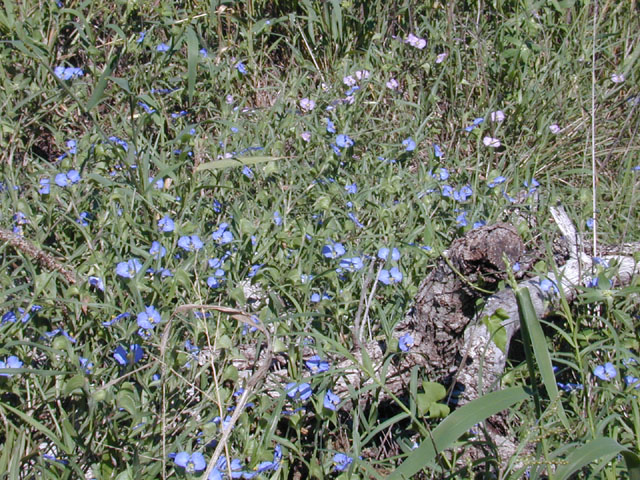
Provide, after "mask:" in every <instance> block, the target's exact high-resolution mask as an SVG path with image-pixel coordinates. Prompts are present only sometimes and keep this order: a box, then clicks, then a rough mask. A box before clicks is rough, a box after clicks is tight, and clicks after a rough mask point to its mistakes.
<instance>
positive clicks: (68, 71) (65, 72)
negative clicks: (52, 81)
mask: <svg viewBox="0 0 640 480" xmlns="http://www.w3.org/2000/svg"><path fill="white" fill-rule="evenodd" d="M53 73H54V74H55V76H56V77H58V78H59V79H60V80H71V79H73V78H77V77H82V76H83V75H84V72H83V71H82V69H81V68H77V67H63V66H59V67H56V68H55V69H54V70H53Z"/></svg>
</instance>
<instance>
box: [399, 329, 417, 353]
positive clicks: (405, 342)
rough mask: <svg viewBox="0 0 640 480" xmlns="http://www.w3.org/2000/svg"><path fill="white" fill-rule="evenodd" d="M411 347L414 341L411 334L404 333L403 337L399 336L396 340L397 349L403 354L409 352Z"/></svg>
mask: <svg viewBox="0 0 640 480" xmlns="http://www.w3.org/2000/svg"><path fill="white" fill-rule="evenodd" d="M413 345H414V340H413V337H412V336H411V334H409V333H405V334H404V335H403V336H401V337H400V338H399V339H398V347H399V348H400V350H402V351H403V352H408V351H409V350H411V347H413Z"/></svg>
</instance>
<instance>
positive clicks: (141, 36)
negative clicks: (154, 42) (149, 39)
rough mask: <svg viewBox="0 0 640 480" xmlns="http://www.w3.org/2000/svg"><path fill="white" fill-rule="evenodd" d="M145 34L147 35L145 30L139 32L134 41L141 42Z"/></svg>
mask: <svg viewBox="0 0 640 480" xmlns="http://www.w3.org/2000/svg"><path fill="white" fill-rule="evenodd" d="M146 35H147V32H140V33H139V34H138V39H137V40H136V43H142V41H143V40H144V37H145V36H146Z"/></svg>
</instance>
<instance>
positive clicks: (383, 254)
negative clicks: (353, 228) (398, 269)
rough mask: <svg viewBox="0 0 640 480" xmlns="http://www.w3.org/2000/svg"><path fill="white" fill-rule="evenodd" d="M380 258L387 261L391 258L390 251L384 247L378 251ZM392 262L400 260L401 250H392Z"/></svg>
mask: <svg viewBox="0 0 640 480" xmlns="http://www.w3.org/2000/svg"><path fill="white" fill-rule="evenodd" d="M378 258H379V259H380V260H386V259H387V258H389V249H388V248H387V247H382V248H381V249H380V250H378ZM391 260H395V261H396V262H397V261H398V260H400V250H398V249H397V248H395V247H394V248H393V250H391Z"/></svg>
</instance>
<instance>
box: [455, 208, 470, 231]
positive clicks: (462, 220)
mask: <svg viewBox="0 0 640 480" xmlns="http://www.w3.org/2000/svg"><path fill="white" fill-rule="evenodd" d="M467 223H468V222H467V212H465V211H464V210H463V211H462V212H461V213H460V214H458V216H457V217H456V224H458V226H460V227H466V226H467Z"/></svg>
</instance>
